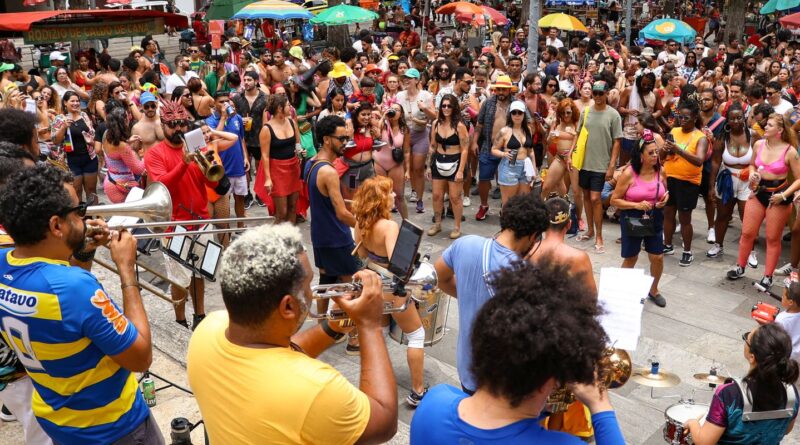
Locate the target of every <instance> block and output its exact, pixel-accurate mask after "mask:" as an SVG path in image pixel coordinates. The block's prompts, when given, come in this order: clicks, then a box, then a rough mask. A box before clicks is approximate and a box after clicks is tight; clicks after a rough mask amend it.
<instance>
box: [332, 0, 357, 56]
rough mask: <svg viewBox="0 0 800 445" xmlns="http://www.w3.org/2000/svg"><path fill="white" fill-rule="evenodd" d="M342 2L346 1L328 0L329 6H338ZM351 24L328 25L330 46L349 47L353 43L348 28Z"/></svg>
mask: <svg viewBox="0 0 800 445" xmlns="http://www.w3.org/2000/svg"><path fill="white" fill-rule="evenodd" d="M341 3H344V2H343V1H342V0H328V6H329V7H331V6H336V5H339V4H341ZM348 26H350V25H337V26H329V27H328V43H329V44H330V46H335V47H336V48H347V47H349V46H351V45H352V44H353V42H351V41H350V31H349V29H348Z"/></svg>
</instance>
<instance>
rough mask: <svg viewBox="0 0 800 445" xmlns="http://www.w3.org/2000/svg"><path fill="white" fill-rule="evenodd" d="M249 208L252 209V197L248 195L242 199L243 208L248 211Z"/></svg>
mask: <svg viewBox="0 0 800 445" xmlns="http://www.w3.org/2000/svg"><path fill="white" fill-rule="evenodd" d="M250 207H253V195H252V194H250V193H248V194H247V196H245V197H244V208H245V209H247V210H250Z"/></svg>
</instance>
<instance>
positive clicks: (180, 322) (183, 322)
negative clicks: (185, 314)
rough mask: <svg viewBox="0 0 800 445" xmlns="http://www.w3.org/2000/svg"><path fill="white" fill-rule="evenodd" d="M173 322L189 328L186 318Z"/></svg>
mask: <svg viewBox="0 0 800 445" xmlns="http://www.w3.org/2000/svg"><path fill="white" fill-rule="evenodd" d="M175 323H178V324H179V325H181V326H183V327H184V328H186V329H189V322H188V321H186V320H175Z"/></svg>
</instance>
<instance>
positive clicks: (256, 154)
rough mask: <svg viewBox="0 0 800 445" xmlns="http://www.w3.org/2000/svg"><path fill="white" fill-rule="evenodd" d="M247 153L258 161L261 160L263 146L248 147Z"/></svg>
mask: <svg viewBox="0 0 800 445" xmlns="http://www.w3.org/2000/svg"><path fill="white" fill-rule="evenodd" d="M247 153H248V154H249V155H250V156H252V157H253V159H255V160H256V161H260V160H261V147H258V146H256V147H247Z"/></svg>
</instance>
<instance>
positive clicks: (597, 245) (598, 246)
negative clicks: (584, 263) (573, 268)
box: [594, 244, 606, 253]
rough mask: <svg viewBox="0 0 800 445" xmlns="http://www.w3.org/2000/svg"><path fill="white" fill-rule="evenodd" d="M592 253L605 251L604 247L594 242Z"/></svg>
mask: <svg viewBox="0 0 800 445" xmlns="http://www.w3.org/2000/svg"><path fill="white" fill-rule="evenodd" d="M594 253H606V248H605V247H604V246H603V245H601V244H595V245H594Z"/></svg>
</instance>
